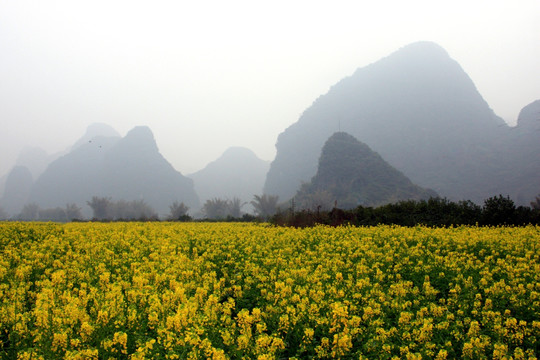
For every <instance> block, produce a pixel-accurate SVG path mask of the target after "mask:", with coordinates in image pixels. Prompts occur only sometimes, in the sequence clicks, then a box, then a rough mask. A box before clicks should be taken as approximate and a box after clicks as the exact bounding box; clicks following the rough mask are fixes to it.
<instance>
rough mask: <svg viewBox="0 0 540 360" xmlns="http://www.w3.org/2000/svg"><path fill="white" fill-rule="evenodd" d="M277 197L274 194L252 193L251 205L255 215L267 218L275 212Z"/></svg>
mask: <svg viewBox="0 0 540 360" xmlns="http://www.w3.org/2000/svg"><path fill="white" fill-rule="evenodd" d="M278 199H279V196H276V195H266V194H263V195H262V196H259V195H254V196H253V200H252V201H251V205H252V206H253V209H254V210H255V213H256V214H257V216H260V217H261V218H263V219H268V218H269V217H270V216H272V215H274V214H275V213H276V212H277V203H278Z"/></svg>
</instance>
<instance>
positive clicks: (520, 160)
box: [499, 100, 540, 205]
mask: <svg viewBox="0 0 540 360" xmlns="http://www.w3.org/2000/svg"><path fill="white" fill-rule="evenodd" d="M539 138H540V100H536V101H534V102H532V103H531V104H529V105H527V106H525V107H524V108H523V109H522V110H521V111H520V113H519V116H518V121H517V125H516V126H515V127H514V128H512V129H511V131H510V134H509V136H508V139H506V144H505V145H506V146H505V149H506V153H505V154H504V156H503V157H502V158H501V161H503V162H504V165H505V171H504V172H502V173H501V174H500V175H499V179H500V180H501V181H500V182H501V189H502V190H501V192H502V193H503V194H509V195H510V196H511V197H512V198H513V199H514V200H515V201H516V202H517V203H519V204H523V205H528V204H529V202H530V201H532V200H533V199H534V197H535V196H538V194H540V141H539Z"/></svg>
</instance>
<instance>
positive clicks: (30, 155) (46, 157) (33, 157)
mask: <svg viewBox="0 0 540 360" xmlns="http://www.w3.org/2000/svg"><path fill="white" fill-rule="evenodd" d="M54 159H55V156H54V155H50V154H47V152H46V151H45V150H43V149H42V148H40V147H27V148H25V149H23V150H22V151H21V152H20V153H19V156H18V157H17V160H16V161H15V164H16V165H17V166H24V167H26V168H27V169H28V170H30V172H31V173H32V177H33V178H34V179H37V178H38V177H39V176H40V175H41V174H42V173H43V171H45V169H46V168H47V165H49V164H50V162H51V161H53V160H54Z"/></svg>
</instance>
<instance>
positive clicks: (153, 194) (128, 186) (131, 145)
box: [30, 126, 199, 217]
mask: <svg viewBox="0 0 540 360" xmlns="http://www.w3.org/2000/svg"><path fill="white" fill-rule="evenodd" d="M92 196H101V197H111V198H112V199H115V200H126V201H132V200H144V201H145V202H146V203H147V204H148V205H150V206H151V207H153V208H154V210H156V211H157V212H158V214H159V215H161V216H163V217H164V216H166V215H167V213H168V211H169V205H171V204H172V203H173V202H174V201H175V200H176V201H179V202H182V201H183V202H184V203H185V204H186V205H188V206H190V207H195V208H196V207H198V206H199V201H198V197H197V195H196V194H195V191H194V189H193V182H192V181H191V180H190V179H188V178H186V177H184V176H182V174H180V173H179V172H177V171H176V170H175V169H174V168H173V167H172V166H171V165H170V164H169V163H168V162H167V160H165V158H164V157H163V156H162V155H161V154H160V153H159V150H158V148H157V145H156V142H155V140H154V137H153V134H152V132H151V130H150V129H149V128H148V127H145V126H141V127H136V128H134V129H132V130H131V131H130V132H128V134H127V135H126V136H125V137H124V138H120V137H116V136H112V137H111V136H109V137H105V136H97V137H94V138H92V139H91V140H86V139H85V141H84V142H79V145H78V146H74V147H73V150H72V151H71V152H69V153H68V154H66V155H64V156H62V157H60V158H58V159H57V160H55V161H53V162H52V163H51V164H50V165H49V166H48V168H47V169H46V171H45V172H44V173H43V174H42V175H41V176H40V177H39V178H38V179H37V181H36V182H35V185H34V187H33V189H32V194H31V196H30V201H33V202H36V203H37V204H38V205H39V206H41V207H45V208H51V207H56V206H61V207H62V206H65V205H66V204H67V203H75V204H77V205H78V206H80V207H82V208H83V210H84V213H85V215H86V216H90V215H91V214H90V212H89V208H88V207H87V206H86V201H88V200H90V199H91V197H92Z"/></svg>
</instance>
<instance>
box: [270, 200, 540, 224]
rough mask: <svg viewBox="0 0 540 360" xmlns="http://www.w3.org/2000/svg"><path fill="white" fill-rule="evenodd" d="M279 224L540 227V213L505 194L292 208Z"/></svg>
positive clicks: (275, 221)
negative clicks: (478, 198) (477, 201)
mask: <svg viewBox="0 0 540 360" xmlns="http://www.w3.org/2000/svg"><path fill="white" fill-rule="evenodd" d="M271 222H272V223H273V224H276V225H282V226H294V227H307V226H313V225H315V224H325V225H332V226H339V225H346V224H349V225H356V226H372V225H373V226H374V225H379V224H394V225H402V226H415V225H419V224H422V225H426V226H452V225H456V226H457V225H483V226H497V225H514V226H520V225H526V224H533V225H534V224H536V225H538V224H540V210H539V209H536V208H531V207H525V206H518V207H516V206H515V204H514V202H513V201H512V200H511V199H510V198H509V197H503V196H502V195H499V196H495V197H491V198H489V199H487V200H485V202H484V205H483V206H479V205H477V204H475V203H473V202H472V201H469V200H467V201H459V202H452V201H450V200H448V199H446V198H431V199H429V200H420V201H415V200H407V201H401V202H398V203H395V204H388V205H383V206H379V207H376V208H373V207H363V206H358V207H357V208H355V209H351V210H342V209H338V208H334V209H332V210H331V211H320V210H301V211H297V212H295V211H293V210H292V209H289V210H287V211H285V212H280V213H277V214H276V215H274V216H273V217H272V219H271Z"/></svg>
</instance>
